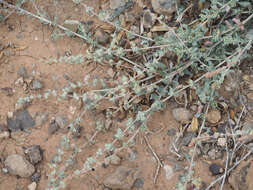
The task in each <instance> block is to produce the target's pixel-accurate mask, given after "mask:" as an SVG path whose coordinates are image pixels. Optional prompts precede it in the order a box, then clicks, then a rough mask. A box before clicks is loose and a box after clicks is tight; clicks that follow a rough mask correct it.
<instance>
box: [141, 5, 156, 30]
mask: <svg viewBox="0 0 253 190" xmlns="http://www.w3.org/2000/svg"><path fill="white" fill-rule="evenodd" d="M155 20H156V16H155V14H154V13H151V11H150V10H149V9H147V10H145V11H144V13H143V27H144V28H151V27H152V26H153V25H154V24H155Z"/></svg>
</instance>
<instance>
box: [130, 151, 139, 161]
mask: <svg viewBox="0 0 253 190" xmlns="http://www.w3.org/2000/svg"><path fill="white" fill-rule="evenodd" d="M138 157H139V156H138V152H137V151H136V150H133V151H131V152H130V153H129V154H128V159H129V161H134V160H137V159H138Z"/></svg>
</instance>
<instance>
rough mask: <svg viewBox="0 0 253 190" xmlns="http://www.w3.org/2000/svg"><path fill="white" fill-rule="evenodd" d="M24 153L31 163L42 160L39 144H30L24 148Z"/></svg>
mask: <svg viewBox="0 0 253 190" xmlns="http://www.w3.org/2000/svg"><path fill="white" fill-rule="evenodd" d="M25 154H26V156H27V157H28V159H29V161H30V162H31V163H32V164H37V163H39V162H40V161H41V160H42V155H41V149H40V146H39V145H32V146H30V147H28V148H27V149H26V150H25Z"/></svg>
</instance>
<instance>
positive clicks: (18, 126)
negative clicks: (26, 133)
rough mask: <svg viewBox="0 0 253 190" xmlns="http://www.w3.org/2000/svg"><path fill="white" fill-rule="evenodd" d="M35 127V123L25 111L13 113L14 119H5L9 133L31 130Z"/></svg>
mask: <svg viewBox="0 0 253 190" xmlns="http://www.w3.org/2000/svg"><path fill="white" fill-rule="evenodd" d="M34 126H35V121H34V120H33V119H32V117H31V115H30V114H29V112H28V111H27V110H22V111H19V112H17V113H15V117H12V118H7V127H8V129H9V130H10V131H11V132H15V131H20V130H21V131H22V130H25V129H31V128H33V127H34Z"/></svg>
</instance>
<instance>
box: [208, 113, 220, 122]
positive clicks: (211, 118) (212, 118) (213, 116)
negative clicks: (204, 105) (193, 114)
mask: <svg viewBox="0 0 253 190" xmlns="http://www.w3.org/2000/svg"><path fill="white" fill-rule="evenodd" d="M206 119H207V121H208V122H209V123H211V124H215V123H218V122H219V121H220V120H221V113H220V111H219V110H211V111H209V112H208V113H207V116H206Z"/></svg>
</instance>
